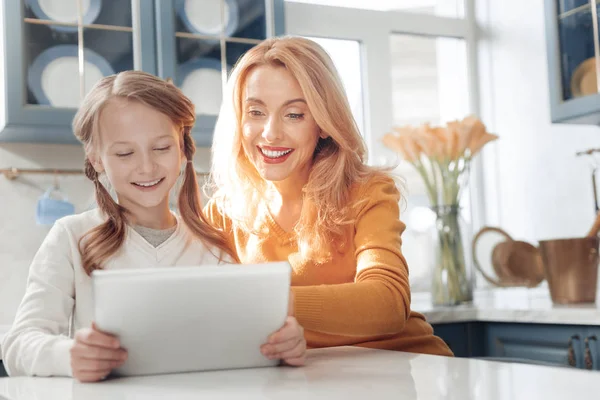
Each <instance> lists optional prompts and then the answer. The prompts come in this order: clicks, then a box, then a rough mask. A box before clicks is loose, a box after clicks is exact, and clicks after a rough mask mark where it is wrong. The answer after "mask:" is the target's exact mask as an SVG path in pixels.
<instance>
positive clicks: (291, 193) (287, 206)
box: [267, 179, 306, 232]
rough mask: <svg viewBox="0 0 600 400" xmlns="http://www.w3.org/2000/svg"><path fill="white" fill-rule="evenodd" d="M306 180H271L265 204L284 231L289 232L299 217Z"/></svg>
mask: <svg viewBox="0 0 600 400" xmlns="http://www.w3.org/2000/svg"><path fill="white" fill-rule="evenodd" d="M305 184H306V182H303V181H299V180H291V179H286V180H285V181H280V182H271V184H270V185H269V191H268V194H267V205H268V207H269V211H270V212H271V215H272V217H273V219H275V221H276V222H277V224H278V225H280V226H281V228H283V229H284V230H285V231H286V232H291V231H293V230H294V227H295V226H296V224H297V223H298V220H299V219H300V215H301V213H302V203H303V199H304V192H303V189H304V185H305Z"/></svg>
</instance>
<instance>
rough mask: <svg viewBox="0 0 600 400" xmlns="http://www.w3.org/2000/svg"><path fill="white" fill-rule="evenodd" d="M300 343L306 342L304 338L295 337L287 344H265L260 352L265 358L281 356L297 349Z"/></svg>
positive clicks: (286, 342)
mask: <svg viewBox="0 0 600 400" xmlns="http://www.w3.org/2000/svg"><path fill="white" fill-rule="evenodd" d="M300 342H304V338H302V337H298V336H295V337H292V338H291V339H289V340H287V341H285V342H280V343H274V344H264V345H262V347H261V348H260V350H261V352H262V353H263V354H264V355H265V356H267V357H269V356H272V355H275V354H280V353H284V352H286V351H289V350H291V349H293V348H295V347H296V346H297V345H298V343H300ZM273 358H275V357H273Z"/></svg>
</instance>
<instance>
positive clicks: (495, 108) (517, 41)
mask: <svg viewBox="0 0 600 400" xmlns="http://www.w3.org/2000/svg"><path fill="white" fill-rule="evenodd" d="M483 3H484V2H477V6H478V7H479V8H480V9H479V11H478V15H479V18H480V21H479V23H480V24H481V26H482V28H483V30H484V32H483V33H482V35H483V38H482V42H481V58H480V76H481V102H482V116H483V120H484V121H485V122H486V123H487V124H488V126H489V130H490V131H492V132H495V133H497V134H499V135H500V140H498V141H497V143H496V144H494V145H492V146H490V148H488V149H487V151H485V153H484V154H485V167H486V168H485V173H486V204H487V223H488V224H490V225H500V226H501V227H502V228H505V229H506V230H507V231H508V232H509V233H510V234H511V235H514V236H515V237H517V238H522V239H527V240H532V241H534V240H541V239H547V238H560V237H572V236H581V235H584V234H585V233H586V231H587V230H588V229H589V227H590V226H591V224H592V221H593V218H594V206H593V195H592V188H591V179H590V173H589V171H590V170H589V167H588V165H587V164H586V162H585V161H584V160H582V159H578V158H576V157H575V153H576V152H577V151H579V150H583V149H588V148H591V147H600V129H599V128H598V127H595V126H579V125H557V124H551V123H550V106H549V99H548V96H549V95H548V72H547V60H546V47H545V31H544V8H543V0H529V1H525V2H524V1H520V0H505V1H495V0H488V1H487V2H485V3H486V4H483ZM486 6H487V10H486V9H485V8H486Z"/></svg>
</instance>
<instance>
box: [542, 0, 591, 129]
mask: <svg viewBox="0 0 600 400" xmlns="http://www.w3.org/2000/svg"><path fill="white" fill-rule="evenodd" d="M595 3H596V2H595V1H589V0H568V1H558V0H546V1H545V14H546V42H547V55H548V78H549V89H550V106H551V114H552V122H576V123H586V124H598V123H600V95H599V94H598V79H597V67H596V65H597V63H598V60H599V57H600V54H599V51H600V49H599V48H598V24H597V21H596V19H597V16H596V10H594V9H593V5H595Z"/></svg>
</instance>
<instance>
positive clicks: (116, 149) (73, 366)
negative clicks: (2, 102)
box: [2, 71, 306, 382]
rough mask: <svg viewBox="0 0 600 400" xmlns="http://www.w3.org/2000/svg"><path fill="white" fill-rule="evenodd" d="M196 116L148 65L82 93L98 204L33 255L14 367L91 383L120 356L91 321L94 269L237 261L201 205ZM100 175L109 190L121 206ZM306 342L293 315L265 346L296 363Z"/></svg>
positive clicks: (9, 348)
mask: <svg viewBox="0 0 600 400" xmlns="http://www.w3.org/2000/svg"><path fill="white" fill-rule="evenodd" d="M194 122H195V110H194V106H193V104H192V103H191V101H190V100H189V99H188V98H187V97H185V96H184V95H183V94H182V92H181V91H180V90H179V89H178V88H176V87H175V86H174V85H172V84H170V83H168V82H165V81H163V80H161V79H159V78H157V77H155V76H152V75H150V74H146V73H144V72H139V71H127V72H122V73H120V74H118V75H113V76H109V77H106V78H104V79H102V80H101V81H100V82H99V83H98V84H97V85H96V86H95V87H94V88H93V89H92V91H91V92H90V93H89V94H88V96H87V97H86V98H85V100H84V102H83V104H82V106H81V108H80V109H79V111H78V112H77V115H76V116H75V119H74V121H73V130H74V133H75V135H76V136H77V138H78V139H79V140H80V141H81V142H82V143H83V146H84V149H85V153H86V159H85V174H86V176H87V177H88V178H89V179H90V180H91V181H92V182H93V183H94V186H95V191H96V200H97V203H98V206H99V209H96V210H92V211H88V212H85V213H82V214H79V215H74V216H69V217H66V218H63V219H61V220H59V221H57V222H56V223H55V225H54V226H53V227H52V229H51V230H50V232H49V233H48V236H47V237H46V239H45V240H44V242H43V244H42V246H41V248H40V249H39V251H38V252H37V254H36V255H35V257H34V260H33V262H32V264H31V268H30V272H29V279H28V283H27V290H26V293H25V297H24V298H23V301H22V302H21V305H20V307H19V309H18V311H17V316H16V319H15V321H14V324H13V326H12V329H11V331H10V332H9V333H8V334H7V335H6V336H5V337H4V340H3V343H2V351H3V362H4V364H5V367H6V370H7V372H8V374H9V375H11V376H15V375H37V376H51V375H63V376H64V375H66V376H73V377H75V378H77V379H78V380H80V381H87V382H89V381H97V380H101V379H103V378H104V377H106V376H107V375H108V374H109V373H110V371H111V370H112V369H114V368H117V367H119V366H121V365H122V364H123V363H124V362H125V360H126V359H127V351H126V350H125V349H122V348H120V344H119V340H118V339H117V338H116V337H113V336H111V335H109V334H107V333H103V332H101V331H99V330H98V329H96V327H95V326H94V323H93V321H92V318H93V307H92V295H91V278H90V275H91V273H92V271H93V270H95V269H118V268H140V267H155V266H175V265H201V264H216V263H219V262H222V261H227V260H228V259H230V257H231V258H234V259H237V258H236V256H235V254H234V253H232V251H231V250H230V249H229V247H228V246H227V244H226V240H225V238H224V237H223V235H222V233H220V232H219V231H217V230H215V229H214V228H212V227H211V226H210V225H209V224H208V223H207V221H206V219H205V217H204V216H203V214H202V212H201V202H200V198H199V189H198V183H197V181H196V173H195V170H194V167H193V165H192V159H193V156H194V152H195V145H194V141H193V139H192V137H191V136H190V132H191V129H192V126H193V125H194ZM181 175H182V178H183V183H182V187H181V191H180V194H179V199H178V208H179V212H180V215H179V216H177V215H174V214H173V213H172V212H171V211H170V209H169V193H170V191H171V189H172V188H173V186H174V185H175V183H176V182H177V180H178V179H179V178H180V176H181ZM105 184H109V185H110V186H112V187H113V188H114V190H115V192H116V194H117V198H118V203H117V202H115V201H113V199H112V197H111V196H110V194H109V192H108V190H107V189H106V187H105ZM72 332H75V333H74V335H71V333H72ZM298 343H300V346H299V345H298ZM305 349H306V346H305V342H304V338H303V334H302V328H301V327H300V326H299V325H298V323H297V322H296V320H295V318H293V317H288V319H287V321H286V324H285V326H284V327H283V328H282V329H280V330H279V331H278V332H276V333H275V334H273V335H272V336H271V338H270V340H269V343H267V344H265V345H263V346H262V349H261V350H262V351H263V354H264V355H265V356H267V357H270V358H283V359H284V361H286V360H288V361H291V362H290V363H292V364H293V363H296V364H299V362H298V360H303V357H304V352H305ZM290 352H291V353H290Z"/></svg>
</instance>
